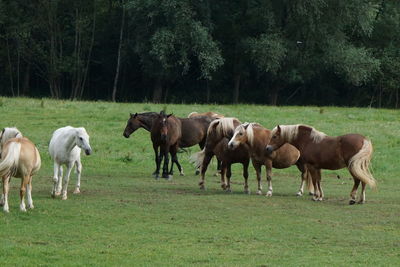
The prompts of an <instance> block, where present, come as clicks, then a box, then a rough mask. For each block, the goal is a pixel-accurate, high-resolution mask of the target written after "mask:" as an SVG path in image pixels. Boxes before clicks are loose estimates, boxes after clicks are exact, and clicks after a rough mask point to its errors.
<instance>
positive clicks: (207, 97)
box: [206, 80, 211, 103]
mask: <svg viewBox="0 0 400 267" xmlns="http://www.w3.org/2000/svg"><path fill="white" fill-rule="evenodd" d="M206 87H207V96H206V103H210V93H211V92H210V86H209V83H208V80H206Z"/></svg>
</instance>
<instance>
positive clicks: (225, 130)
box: [207, 118, 237, 136]
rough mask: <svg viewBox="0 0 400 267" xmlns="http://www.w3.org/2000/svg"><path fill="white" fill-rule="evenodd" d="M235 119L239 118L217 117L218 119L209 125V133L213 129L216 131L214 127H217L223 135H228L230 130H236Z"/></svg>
mask: <svg viewBox="0 0 400 267" xmlns="http://www.w3.org/2000/svg"><path fill="white" fill-rule="evenodd" d="M234 120H237V119H236V118H221V119H217V120H215V121H213V122H211V123H210V126H209V127H208V130H207V135H208V134H210V133H211V132H212V131H214V128H215V132H216V133H218V134H220V135H223V136H227V135H228V134H229V132H230V131H235V126H234V124H233V121H234ZM216 124H218V125H217V126H215V125H216Z"/></svg>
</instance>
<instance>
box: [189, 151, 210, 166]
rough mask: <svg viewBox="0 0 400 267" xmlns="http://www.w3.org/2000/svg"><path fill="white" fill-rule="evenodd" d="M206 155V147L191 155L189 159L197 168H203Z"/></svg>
mask: <svg viewBox="0 0 400 267" xmlns="http://www.w3.org/2000/svg"><path fill="white" fill-rule="evenodd" d="M205 155H206V149H205V148H204V149H203V150H202V151H200V152H197V153H194V154H193V155H192V156H190V159H189V161H190V162H191V163H193V164H194V166H195V167H196V168H201V167H202V165H203V160H204V157H205Z"/></svg>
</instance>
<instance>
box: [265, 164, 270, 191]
mask: <svg viewBox="0 0 400 267" xmlns="http://www.w3.org/2000/svg"><path fill="white" fill-rule="evenodd" d="M265 170H266V173H267V183H268V191H267V194H266V195H265V196H267V197H272V161H271V160H267V162H266V163H265Z"/></svg>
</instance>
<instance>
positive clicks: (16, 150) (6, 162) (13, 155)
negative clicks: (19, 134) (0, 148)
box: [0, 142, 21, 177]
mask: <svg viewBox="0 0 400 267" xmlns="http://www.w3.org/2000/svg"><path fill="white" fill-rule="evenodd" d="M20 151H21V143H19V142H11V143H9V145H8V151H7V154H5V155H4V159H3V160H2V161H1V162H0V177H4V176H9V175H11V176H13V175H14V174H15V173H16V171H17V168H18V162H19V155H20Z"/></svg>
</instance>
